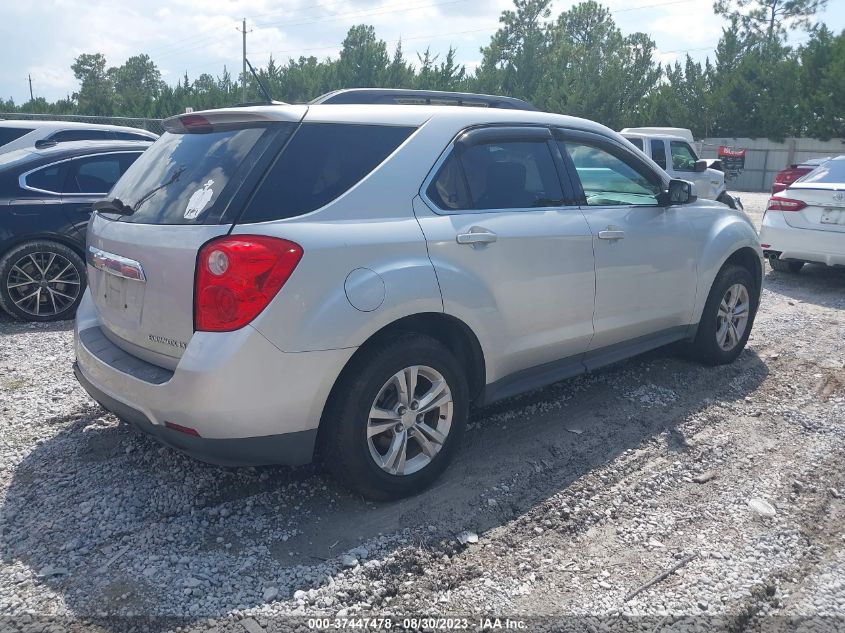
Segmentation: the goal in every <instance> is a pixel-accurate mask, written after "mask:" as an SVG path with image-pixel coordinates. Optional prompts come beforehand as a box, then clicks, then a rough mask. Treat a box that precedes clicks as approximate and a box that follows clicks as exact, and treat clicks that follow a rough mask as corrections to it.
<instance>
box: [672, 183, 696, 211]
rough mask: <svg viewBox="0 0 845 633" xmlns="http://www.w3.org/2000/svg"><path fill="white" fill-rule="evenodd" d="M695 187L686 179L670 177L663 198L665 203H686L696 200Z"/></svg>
mask: <svg viewBox="0 0 845 633" xmlns="http://www.w3.org/2000/svg"><path fill="white" fill-rule="evenodd" d="M696 197H697V196H696V195H695V188H694V186H693V184H692V183H691V182H687V181H686V180H676V179H674V178H673V179H672V180H670V181H669V189H668V190H666V192H665V195H664V200H665V202H666V205H667V206H668V205H672V204H687V203H689V202H695V200H696Z"/></svg>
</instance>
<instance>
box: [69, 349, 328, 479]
mask: <svg viewBox="0 0 845 633" xmlns="http://www.w3.org/2000/svg"><path fill="white" fill-rule="evenodd" d="M73 372H74V374H76V379H77V380H78V381H79V384H80V385H82V387H83V388H84V389H85V391H87V392H88V394H89V395H90V396H91V397H92V398H93V399H94V400H96V401H97V402H98V403H100V405H101V406H102V407H103V408H104V409H106V410H108V411H111V412H112V413H114V414H115V415H116V416H117V417H118V418H120V419H121V420H123V421H124V422H128V423H130V424H132V425H133V426H134V427H136V428H137V429H139V430H140V431H143V432H144V433H146V434H148V435H152V436H153V437H154V438H156V439H157V440H158V441H159V442H161V443H162V444H165V445H166V446H169V447H171V448H175V449H176V450H179V451H182V452H183V453H186V454H187V455H190V456H191V457H195V458H196V459H199V460H201V461H204V462H209V463H211V464H217V465H219V466H260V465H264V464H287V465H289V466H298V465H300V464H307V463H308V462H310V461H311V456H312V455H313V454H314V443H315V441H316V439H317V429H312V430H308V431H296V432H293V433H284V434H282V435H268V436H261V437H241V438H229V439H213V438H204V437H194V436H192V435H187V434H185V433H182V432H180V431H174V430H172V429H169V428H167V427H165V426H161V425H159V424H153V423H152V422H151V421H150V420H149V418H147V416H146V415H144V413H142V412H141V411H139V410H138V409H134V408H132V407H131V406H130V405H128V404H126V403H125V402H121V401H120V400H116V399H115V398H113V397H111V396H110V395H108V394H107V393H106V392H104V391H102V390H101V389H99V388H97V387H96V386H94V385H93V384H92V383H91V381H89V380H88V379H87V378H86V377H85V374H83V373H82V370H80V369H79V364H78V363H74V364H73Z"/></svg>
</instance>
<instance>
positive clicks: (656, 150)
mask: <svg viewBox="0 0 845 633" xmlns="http://www.w3.org/2000/svg"><path fill="white" fill-rule="evenodd" d="M651 160H653V161H654V162H655V163H657V164H658V165H660V168H661V169H666V145H664V143H663V141H658V140H652V141H651Z"/></svg>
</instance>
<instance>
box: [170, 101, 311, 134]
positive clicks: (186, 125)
mask: <svg viewBox="0 0 845 633" xmlns="http://www.w3.org/2000/svg"><path fill="white" fill-rule="evenodd" d="M307 111H308V106H305V105H287V104H285V105H276V104H273V105H268V104H266V103H265V104H262V105H260V106H244V107H234V108H220V109H219V110H201V111H199V112H186V113H184V114H177V115H176V116H172V117H169V118H167V119H165V120H164V121H162V122H161V124H162V126H163V127H164V129H165V130H167V131H168V132H174V133H177V134H184V133H186V132H208V131H211V130H216V131H219V130H224V129H233V128H237V127H240V126H243V125H249V124H251V123H253V124H254V123H278V122H285V121H287V122H291V123H298V122H299V121H301V120H302V117H304V116H305V113H306V112H307Z"/></svg>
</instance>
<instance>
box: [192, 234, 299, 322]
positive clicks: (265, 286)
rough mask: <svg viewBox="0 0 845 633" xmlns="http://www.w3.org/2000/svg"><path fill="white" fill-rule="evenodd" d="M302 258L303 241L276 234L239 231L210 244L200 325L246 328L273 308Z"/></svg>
mask: <svg viewBox="0 0 845 633" xmlns="http://www.w3.org/2000/svg"><path fill="white" fill-rule="evenodd" d="M300 259H302V247H301V246H299V244H296V243H295V242H290V241H288V240H283V239H279V238H276V237H266V236H263V235H239V236H227V237H222V238H218V239H215V240H212V241H211V242H208V243H207V244H206V245H205V246H203V247H202V248H201V249H200V252H199V255H198V256H197V274H196V287H195V289H194V327H195V329H196V330H197V331H202V332H230V331H232V330H237V329H240V328H242V327H243V326H245V325H246V324H247V323H249V322H250V321H252V320H253V319H254V318H255V317H257V316H258V315H259V314H260V313H261V311H262V310H263V309H264V308H266V307H267V305H268V304H269V303H270V301H271V300H272V299H273V297H275V296H276V294H277V293H278V292H279V290H281V288H282V286H284V285H285V282H286V281H287V280H288V279H289V278H290V276H291V274H292V273H293V271H294V269H295V268H296V266H297V264H299V260H300Z"/></svg>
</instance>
